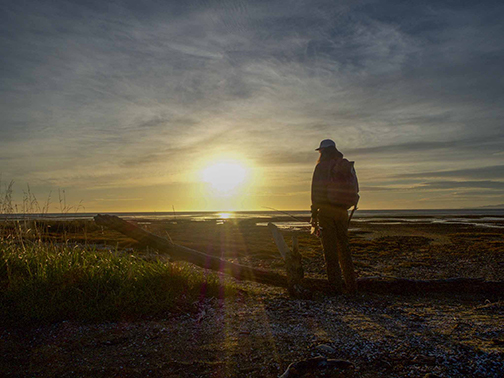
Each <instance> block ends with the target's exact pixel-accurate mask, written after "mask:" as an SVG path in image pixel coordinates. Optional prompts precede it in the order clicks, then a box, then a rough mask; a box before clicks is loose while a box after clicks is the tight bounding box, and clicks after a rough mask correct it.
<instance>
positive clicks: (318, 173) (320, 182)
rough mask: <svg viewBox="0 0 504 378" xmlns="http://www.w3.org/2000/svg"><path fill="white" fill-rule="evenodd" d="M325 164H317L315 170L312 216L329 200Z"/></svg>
mask: <svg viewBox="0 0 504 378" xmlns="http://www.w3.org/2000/svg"><path fill="white" fill-rule="evenodd" d="M325 171H326V169H324V165H323V164H320V163H319V164H317V165H316V167H315V170H314V171H313V179H312V187H311V203H312V204H311V212H312V217H316V216H317V215H318V210H319V209H320V206H321V205H322V204H323V203H325V202H327V177H326V176H327V174H326V173H327V172H325Z"/></svg>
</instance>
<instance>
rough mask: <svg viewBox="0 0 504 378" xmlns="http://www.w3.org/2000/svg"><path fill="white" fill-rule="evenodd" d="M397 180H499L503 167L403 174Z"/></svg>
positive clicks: (503, 170) (502, 174) (503, 173)
mask: <svg viewBox="0 0 504 378" xmlns="http://www.w3.org/2000/svg"><path fill="white" fill-rule="evenodd" d="M395 177H398V178H432V177H446V178H449V177H457V178H471V179H501V178H502V177H504V165H494V166H488V167H478V168H468V169H456V170H449V171H437V172H420V173H405V174H400V175H396V176H395Z"/></svg>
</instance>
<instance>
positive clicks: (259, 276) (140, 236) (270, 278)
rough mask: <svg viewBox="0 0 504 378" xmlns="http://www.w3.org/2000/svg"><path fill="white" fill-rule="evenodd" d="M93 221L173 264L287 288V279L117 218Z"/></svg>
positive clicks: (104, 216) (98, 217)
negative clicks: (180, 262)
mask: <svg viewBox="0 0 504 378" xmlns="http://www.w3.org/2000/svg"><path fill="white" fill-rule="evenodd" d="M94 220H95V222H96V224H98V225H100V226H106V227H109V228H111V229H113V230H115V231H118V232H120V233H122V234H124V235H126V236H129V237H130V238H132V239H135V240H137V241H139V242H142V243H143V244H145V245H148V246H149V247H152V248H155V249H157V250H159V251H161V252H164V253H167V254H168V255H169V256H170V259H171V260H173V261H177V260H179V261H187V262H190V263H192V264H194V265H197V266H199V267H201V268H205V269H210V270H215V271H218V272H222V273H226V274H229V275H230V276H231V277H234V278H236V279H238V280H246V281H254V282H259V283H263V284H268V285H273V286H280V287H285V288H286V287H287V280H286V278H285V276H283V275H281V274H277V273H274V272H268V271H266V270H261V269H255V268H252V267H250V266H244V265H239V264H234V263H232V262H229V261H227V260H223V259H220V258H218V257H215V256H211V255H207V254H205V253H202V252H199V251H196V250H194V249H191V248H187V247H184V246H181V245H178V244H175V243H173V242H171V241H170V240H167V239H165V238H162V237H160V236H157V235H154V234H152V233H150V232H147V231H145V230H143V229H142V228H140V227H137V226H135V225H134V224H132V223H129V222H126V221H125V220H123V219H121V218H119V217H117V216H113V215H101V214H98V215H97V216H95V217H94Z"/></svg>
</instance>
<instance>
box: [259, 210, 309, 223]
mask: <svg viewBox="0 0 504 378" xmlns="http://www.w3.org/2000/svg"><path fill="white" fill-rule="evenodd" d="M263 208H264V209H270V210H274V211H277V212H279V213H282V214H285V215H288V216H289V217H291V218H292V219H295V220H297V221H298V222H301V223H310V222H308V221H305V220H302V219H300V218H297V217H295V216H294V215H292V214H289V213H288V212H286V211H282V210H278V209H275V208H274V207H267V206H263Z"/></svg>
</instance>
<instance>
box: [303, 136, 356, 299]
mask: <svg viewBox="0 0 504 378" xmlns="http://www.w3.org/2000/svg"><path fill="white" fill-rule="evenodd" d="M317 150H318V151H319V152H320V157H319V160H318V162H317V165H316V167H315V171H314V172H313V180H312V192H311V199H312V206H311V212H312V219H311V224H312V226H313V227H314V230H315V232H317V233H319V232H320V231H319V229H318V226H319V225H320V228H321V229H322V231H321V234H322V235H321V237H322V245H323V247H324V255H325V261H326V266H327V276H328V279H329V282H330V283H332V284H333V285H334V288H335V290H336V291H337V292H340V293H341V292H343V287H344V286H343V279H342V274H341V273H342V272H343V277H344V280H345V287H346V291H347V292H349V293H353V292H355V291H356V290H357V284H356V281H355V271H354V266H353V262H352V256H351V253H350V248H349V245H348V223H349V220H348V209H349V208H350V207H351V206H357V202H358V200H359V195H358V192H359V186H358V183H357V176H356V174H355V170H354V168H353V162H349V161H348V160H347V159H344V158H343V154H342V153H341V152H339V151H338V150H337V149H336V144H335V143H334V142H333V141H332V140H330V139H325V140H323V141H322V142H320V147H319V148H317Z"/></svg>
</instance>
